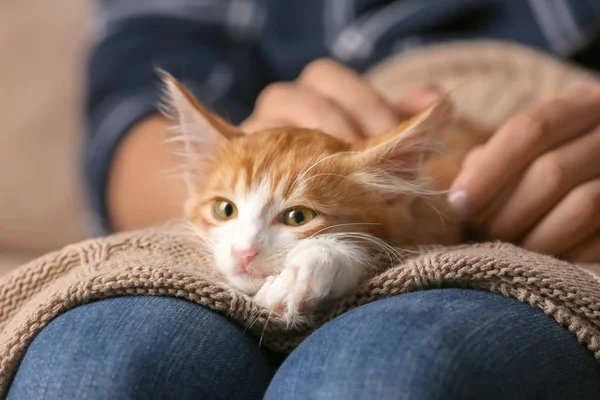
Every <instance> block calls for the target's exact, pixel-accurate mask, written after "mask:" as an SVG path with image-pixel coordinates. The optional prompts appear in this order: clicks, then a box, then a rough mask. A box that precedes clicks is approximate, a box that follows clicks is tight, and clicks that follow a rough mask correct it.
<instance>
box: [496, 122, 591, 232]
mask: <svg viewBox="0 0 600 400" xmlns="http://www.w3.org/2000/svg"><path fill="white" fill-rule="evenodd" d="M599 159H600V129H596V130H595V131H594V132H592V133H590V134H588V135H585V136H583V137H581V138H579V139H576V140H574V141H572V142H570V143H568V144H567V145H565V146H563V147H560V148H558V149H556V150H553V151H551V152H549V153H546V154H545V155H543V156H541V157H540V158H538V159H537V160H536V161H534V162H533V164H531V166H530V167H529V168H528V169H527V171H526V172H525V174H524V176H523V179H522V180H521V181H520V182H519V184H518V186H517V188H516V189H515V191H514V193H513V194H512V195H511V197H510V198H509V199H507V200H506V201H505V202H504V204H503V206H502V209H501V210H500V211H499V212H498V213H497V214H496V215H495V216H494V217H493V220H492V221H491V222H490V224H489V230H490V234H491V235H492V237H494V238H496V239H499V240H503V241H507V242H508V241H514V240H516V239H518V238H521V237H523V235H524V234H525V233H526V232H527V231H529V230H530V229H531V228H533V226H534V225H535V224H536V223H537V222H538V221H539V220H540V219H541V218H542V217H543V216H544V215H545V214H547V213H548V212H549V211H550V210H551V209H552V208H553V207H554V206H555V205H556V204H558V202H559V201H560V200H561V199H562V198H563V197H564V196H565V195H566V194H567V193H568V192H569V191H570V190H571V189H573V188H574V187H576V186H578V185H580V184H582V183H584V182H587V181H590V180H592V179H594V178H596V177H598V176H600V163H599V162H598V160H599Z"/></svg>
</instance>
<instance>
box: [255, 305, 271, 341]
mask: <svg viewBox="0 0 600 400" xmlns="http://www.w3.org/2000/svg"><path fill="white" fill-rule="evenodd" d="M271 314H273V309H272V308H270V309H269V315H267V321H266V322H265V325H264V326H263V330H262V333H261V334H260V339H259V341H258V346H259V347H260V346H261V345H262V341H263V337H264V336H265V332H266V330H267V325H269V321H270V320H271Z"/></svg>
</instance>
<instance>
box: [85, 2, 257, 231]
mask: <svg viewBox="0 0 600 400" xmlns="http://www.w3.org/2000/svg"><path fill="white" fill-rule="evenodd" d="M232 3H236V2H232V1H229V0H213V1H209V0H207V1H196V0H177V1H173V0H144V1H134V0H101V1H97V3H96V6H97V11H98V15H97V16H98V18H97V21H96V22H97V25H96V28H97V29H96V34H97V39H96V43H95V45H94V46H93V48H92V52H91V54H90V57H89V62H88V66H87V91H86V108H85V113H86V114H85V116H86V140H85V148H84V160H83V161H84V173H85V181H86V187H87V189H88V191H87V193H88V200H89V204H90V205H91V211H92V217H93V218H94V223H93V225H94V226H95V227H97V228H99V231H100V232H99V233H107V232H110V230H111V227H110V220H109V218H108V214H107V207H106V196H105V194H106V184H107V178H108V173H109V169H110V165H111V161H112V158H113V154H114V153H115V150H116V149H117V147H118V145H119V143H120V142H121V140H122V139H123V138H124V136H125V135H126V134H127V132H128V131H129V130H130V128H131V127H132V126H133V125H135V124H136V123H137V122H139V121H140V120H142V119H143V118H145V117H147V116H149V115H152V114H155V113H157V112H158V107H157V106H158V103H159V100H160V96H161V87H160V82H159V76H158V74H157V68H160V69H163V70H166V71H168V72H169V73H171V74H172V75H174V76H175V77H177V78H178V79H180V80H181V81H182V82H183V83H184V84H185V85H186V86H187V87H188V88H189V89H190V90H191V91H192V92H193V93H194V94H195V95H196V96H197V97H198V98H199V99H200V101H202V102H203V103H204V104H206V105H207V106H209V107H211V108H212V109H214V110H215V111H217V112H219V113H220V114H221V115H222V116H224V117H225V118H226V119H228V120H230V121H231V122H234V123H237V122H239V121H241V120H243V119H244V118H245V117H246V116H247V115H248V114H249V113H250V111H251V109H252V105H253V101H254V99H255V98H256V96H257V94H258V93H259V91H260V88H261V87H262V86H264V83H262V82H260V73H259V71H258V69H257V62H256V54H255V53H256V51H255V44H254V42H253V39H254V37H253V35H252V32H255V31H257V30H258V29H259V28H260V27H259V26H258V24H259V23H260V22H261V18H259V17H260V16H254V18H245V19H244V18H236V17H235V16H236V13H235V10H232V7H231V5H232ZM245 4H247V6H250V7H248V8H247V9H245V10H237V15H245V16H248V15H249V14H250V15H251V13H252V12H253V9H252V7H251V6H252V4H253V3H252V2H245ZM240 67H242V68H240ZM234 86H235V92H233V90H231V89H232V87H234Z"/></svg>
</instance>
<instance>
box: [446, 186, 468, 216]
mask: <svg viewBox="0 0 600 400" xmlns="http://www.w3.org/2000/svg"><path fill="white" fill-rule="evenodd" d="M448 203H449V204H450V207H452V209H454V211H456V213H457V214H458V216H459V217H460V218H466V217H467V216H468V215H469V211H470V208H471V199H469V195H468V194H467V192H465V191H464V190H454V191H452V192H450V194H449V195H448Z"/></svg>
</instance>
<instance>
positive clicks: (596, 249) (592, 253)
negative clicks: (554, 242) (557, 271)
mask: <svg viewBox="0 0 600 400" xmlns="http://www.w3.org/2000/svg"><path fill="white" fill-rule="evenodd" d="M561 258H563V259H564V260H567V261H572V262H579V263H600V233H598V232H596V233H595V234H594V235H592V236H590V237H589V238H587V239H585V240H583V241H582V242H580V243H578V244H576V245H575V246H574V247H573V248H571V249H570V250H569V251H567V252H566V253H564V254H563V255H562V257H561Z"/></svg>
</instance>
